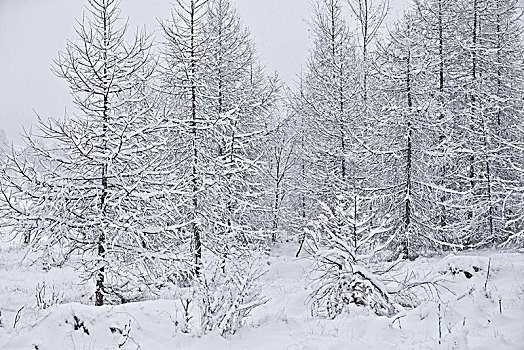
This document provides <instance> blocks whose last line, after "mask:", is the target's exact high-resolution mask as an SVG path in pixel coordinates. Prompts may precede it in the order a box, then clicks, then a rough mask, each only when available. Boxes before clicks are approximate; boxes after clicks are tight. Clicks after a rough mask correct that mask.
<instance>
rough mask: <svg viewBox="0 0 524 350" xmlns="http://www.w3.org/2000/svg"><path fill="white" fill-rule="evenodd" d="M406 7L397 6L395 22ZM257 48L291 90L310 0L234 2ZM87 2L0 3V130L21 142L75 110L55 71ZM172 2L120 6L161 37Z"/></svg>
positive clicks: (396, 0) (140, 0) (301, 57)
mask: <svg viewBox="0 0 524 350" xmlns="http://www.w3.org/2000/svg"><path fill="white" fill-rule="evenodd" d="M405 1H406V0H391V2H392V7H393V10H394V11H393V14H392V16H393V17H394V16H395V15H396V13H397V12H399V8H401V7H403V5H401V4H404V3H405ZM233 2H234V3H235V4H236V6H237V7H238V9H239V12H240V15H241V17H242V21H243V23H244V24H246V25H247V26H248V27H249V29H250V31H251V33H252V36H253V38H254V40H255V43H256V46H257V49H258V52H259V56H260V58H261V60H262V63H263V64H264V65H265V66H266V68H267V69H268V71H274V70H276V71H277V72H278V73H279V75H280V76H281V77H282V79H283V80H284V81H285V82H287V83H291V82H292V81H293V79H294V77H295V76H296V74H297V73H298V72H300V69H301V66H302V65H303V64H304V63H305V60H306V57H307V51H308V47H309V39H308V32H307V25H306V23H305V20H306V19H308V18H310V5H309V0H233ZM85 3H86V1H83V0H0V129H4V130H5V131H6V133H7V136H8V138H10V139H11V140H14V141H15V142H18V141H19V140H20V138H19V134H20V133H22V131H23V127H25V128H26V129H28V128H30V127H31V124H33V123H34V122H35V121H36V115H35V111H36V112H37V113H38V114H39V115H40V116H41V117H43V118H47V117H61V116H63V114H64V110H65V108H67V109H68V110H72V107H71V98H70V96H69V92H68V89H67V86H66V84H65V82H64V81H62V79H59V78H57V77H55V76H54V75H53V74H52V73H51V71H50V66H51V63H52V60H53V59H54V58H56V57H57V52H58V51H60V50H63V49H64V48H65V43H66V40H67V39H73V40H74V39H76V37H75V33H74V29H73V28H74V25H75V19H76V18H78V19H80V18H81V17H82V13H83V11H84V4H85ZM171 3H172V0H122V6H121V10H122V16H123V17H124V18H126V17H129V21H130V22H129V23H130V29H134V28H136V27H138V26H143V25H146V29H147V31H148V32H151V31H153V30H157V29H158V25H157V23H158V22H157V18H161V19H165V18H168V17H169V13H170V12H169V11H170V8H171Z"/></svg>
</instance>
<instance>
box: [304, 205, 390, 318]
mask: <svg viewBox="0 0 524 350" xmlns="http://www.w3.org/2000/svg"><path fill="white" fill-rule="evenodd" d="M321 208H322V213H321V214H320V215H319V217H318V219H317V220H315V221H313V222H312V223H311V224H310V225H309V227H308V228H307V229H306V237H307V239H308V242H307V243H308V250H309V251H310V252H311V253H312V255H313V256H314V258H315V260H316V262H315V265H314V268H313V269H314V273H313V275H314V278H313V283H312V286H313V292H312V294H311V296H310V305H311V308H312V311H313V313H314V314H317V315H321V316H327V317H330V318H335V317H336V316H337V315H339V314H341V313H343V312H344V311H345V310H346V309H347V307H348V306H349V305H350V304H355V305H358V306H365V307H367V308H368V309H369V310H371V311H372V312H374V313H376V314H377V315H383V316H392V315H394V314H395V313H396V312H397V308H396V306H395V302H394V301H393V300H392V297H391V296H390V295H389V293H388V291H387V288H386V287H385V285H384V284H383V283H382V281H381V279H380V276H379V275H378V274H377V273H373V272H371V271H369V270H368V269H367V268H366V267H365V266H366V265H367V264H369V263H370V262H371V260H372V259H374V258H375V257H376V256H377V255H378V254H380V252H381V250H382V249H384V247H386V246H387V245H388V244H389V241H388V240H386V242H384V241H383V239H380V237H381V236H383V234H384V233H385V232H387V231H388V230H387V229H385V228H384V227H383V226H381V227H375V228H372V227H371V225H370V223H369V222H370V220H369V218H359V217H356V218H355V215H354V213H356V212H358V211H357V210H354V208H353V207H352V205H351V203H348V202H346V201H344V197H343V196H337V202H336V203H335V205H334V207H330V206H328V205H326V204H321Z"/></svg>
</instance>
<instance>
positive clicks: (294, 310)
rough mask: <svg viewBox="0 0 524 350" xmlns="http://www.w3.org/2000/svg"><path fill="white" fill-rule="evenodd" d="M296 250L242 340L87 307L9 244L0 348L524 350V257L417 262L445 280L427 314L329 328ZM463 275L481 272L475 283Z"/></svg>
mask: <svg viewBox="0 0 524 350" xmlns="http://www.w3.org/2000/svg"><path fill="white" fill-rule="evenodd" d="M295 249H296V246H295V245H288V246H285V247H283V248H277V249H275V250H274V251H273V253H272V254H271V256H269V257H268V258H267V263H268V273H267V274H265V275H264V277H263V278H264V283H265V293H266V296H267V297H269V298H270V300H269V301H268V302H267V303H266V304H265V305H263V306H261V307H259V308H258V309H256V310H255V311H254V312H253V314H252V316H251V317H250V318H249V319H248V321H247V323H246V325H245V326H244V327H243V328H242V329H241V330H240V331H239V332H238V333H237V334H235V335H232V336H227V337H222V336H221V335H220V334H219V333H218V332H214V333H210V334H205V335H203V334H184V333H181V332H180V331H178V330H177V327H176V325H175V320H176V319H177V314H178V313H179V312H180V311H177V310H179V309H180V308H179V303H178V302H177V301H176V300H155V301H147V302H140V303H131V304H125V305H118V306H104V307H94V306H90V305H85V304H90V303H92V302H91V301H90V297H91V294H92V288H91V286H90V283H89V284H87V285H84V284H82V281H80V280H79V279H78V278H77V277H75V273H74V271H73V270H72V269H71V268H67V267H65V268H60V269H58V268H57V269H52V270H50V271H44V270H42V268H41V267H40V265H39V264H38V263H33V264H32V263H31V259H29V258H28V259H26V260H24V262H23V263H20V258H21V256H22V255H23V252H21V251H20V250H19V249H18V248H16V247H10V246H5V245H4V246H2V247H1V248H0V253H1V254H0V311H1V313H2V314H1V316H0V320H1V327H0V349H4V350H23V349H27V350H30V349H31V350H35V349H38V350H58V349H87V350H89V349H96V350H100V349H127V350H131V349H133V350H138V349H141V350H149V349H151V350H161V349H184V350H186V349H187V350H197V349H202V350H208V349H218V350H220V349H224V350H225V349H242V350H244V349H249V350H251V349H253V350H256V349H260V350H262V349H264V350H267V349H288V350H320V349H326V350H335V349H352V350H358V349H479V350H480V349H486V350H488V349H489V350H492V349H497V350H503V349H524V254H520V253H499V252H493V251H480V252H473V253H471V252H470V253H463V254H462V253H461V254H456V255H453V254H451V255H448V256H441V257H433V258H420V259H417V260H416V261H414V262H409V263H407V264H408V266H407V268H408V270H411V271H413V272H414V273H417V274H420V275H427V276H436V275H439V276H441V277H443V278H444V279H445V282H443V283H442V286H441V287H440V288H439V292H433V293H429V294H427V295H424V298H425V299H426V300H425V301H423V302H422V303H421V304H420V306H418V307H417V308H415V309H406V310H405V312H403V313H401V314H399V315H398V317H396V318H395V317H394V318H386V317H378V316H376V315H374V314H372V313H370V312H368V310H366V309H363V308H359V307H356V306H355V307H352V308H350V312H349V313H348V314H344V315H341V316H339V317H337V318H336V319H334V320H330V319H322V318H319V317H315V316H312V315H311V312H310V309H309V306H308V305H307V299H308V295H309V293H310V290H309V288H310V283H309V278H308V276H309V275H310V267H311V265H312V261H311V260H310V259H307V258H299V259H296V258H294V252H295ZM490 259H491V266H490V276H489V279H488V283H487V286H486V289H484V285H485V283H486V275H487V266H488V263H489V261H490ZM473 267H475V269H474V268H473ZM451 270H453V271H455V274H453V273H451ZM475 270H477V271H475ZM457 271H473V272H474V273H472V274H473V276H472V277H471V278H469V279H468V278H467V277H466V275H465V274H464V273H463V272H457ZM43 282H45V283H46V295H45V297H44V298H43V299H44V300H47V301H49V303H50V304H54V305H52V306H50V307H47V308H45V309H43V308H42V306H41V303H40V305H39V304H38V303H37V298H36V297H35V295H36V290H37V286H40V287H41V285H42V283H43ZM53 291H54V293H55V296H53V295H52V293H53ZM53 300H54V301H53ZM56 301H58V304H55V302H56ZM78 302H81V303H84V305H83V304H80V303H78ZM439 305H440V318H441V322H440V324H441V334H442V336H441V338H440V339H439ZM22 307H23V309H21V308H22ZM20 309H21V311H20V312H19V313H18V317H19V320H18V321H17V323H16V327H13V325H14V320H15V317H16V315H17V312H18V310H20ZM501 310H502V313H501V312H500V311H501Z"/></svg>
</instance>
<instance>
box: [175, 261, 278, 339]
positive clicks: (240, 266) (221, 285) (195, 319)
mask: <svg viewBox="0 0 524 350" xmlns="http://www.w3.org/2000/svg"><path fill="white" fill-rule="evenodd" d="M261 261H262V260H261V257H259V256H256V253H251V254H249V255H246V254H243V255H240V254H236V255H229V256H228V257H227V258H226V260H225V261H224V259H223V257H220V256H215V257H212V256H207V255H206V259H204V264H203V265H202V270H201V275H200V276H199V277H193V278H192V279H191V280H190V281H189V284H187V285H185V286H183V287H181V288H179V289H178V292H177V295H176V296H175V299H176V300H177V303H176V305H177V307H176V317H175V321H174V323H175V330H176V331H178V332H182V333H196V334H205V333H209V332H213V331H218V332H219V333H220V334H221V335H222V336H225V335H227V334H234V333H236V332H237V330H238V329H239V328H241V327H242V326H243V325H244V324H245V322H246V319H247V318H248V317H249V316H250V314H251V312H252V311H253V310H254V309H255V308H257V307H258V306H261V305H263V304H265V303H266V302H267V301H268V299H267V298H266V297H265V296H264V295H263V294H262V285H261V283H260V277H261V276H262V275H264V273H265V272H266V271H265V269H264V268H263V266H262V264H261Z"/></svg>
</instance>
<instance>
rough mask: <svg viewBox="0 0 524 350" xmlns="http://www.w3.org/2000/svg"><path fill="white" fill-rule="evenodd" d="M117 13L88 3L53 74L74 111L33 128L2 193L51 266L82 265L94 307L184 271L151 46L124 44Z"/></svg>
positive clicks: (143, 39)
mask: <svg viewBox="0 0 524 350" xmlns="http://www.w3.org/2000/svg"><path fill="white" fill-rule="evenodd" d="M117 5H118V3H117V1H116V0H89V7H88V9H89V16H88V17H85V18H83V20H82V21H80V22H79V24H78V27H77V28H76V32H77V35H78V40H77V41H70V42H68V43H67V48H66V50H65V51H64V52H61V53H60V54H59V57H58V59H57V60H56V62H55V66H54V71H55V73H56V74H57V75H58V76H59V77H61V78H63V79H64V80H65V81H66V82H67V83H68V84H69V87H70V90H71V94H72V96H73V99H74V103H75V104H76V107H77V110H78V112H77V113H76V114H75V115H74V117H69V116H66V117H65V118H64V119H63V120H50V121H49V122H47V121H43V120H41V121H40V122H39V124H38V132H37V133H36V134H34V135H28V136H27V138H26V142H27V147H28V149H29V154H30V157H31V158H30V159H29V160H30V162H25V161H24V160H23V159H22V158H18V157H12V159H11V162H10V164H9V169H8V171H7V172H5V175H6V176H7V177H8V179H9V186H8V187H7V188H6V187H4V188H3V194H4V199H5V200H6V202H7V203H8V204H9V209H10V213H11V217H12V218H13V219H15V221H16V223H17V225H16V227H15V229H16V230H17V231H18V232H20V233H23V232H24V231H25V230H29V231H31V232H32V237H33V238H32V240H33V244H35V246H36V247H38V249H39V250H43V251H44V252H45V253H48V255H50V256H51V257H52V256H53V254H54V253H55V252H57V251H58V252H60V253H61V254H62V255H63V256H62V257H64V258H67V257H73V258H74V259H73V260H78V259H77V258H76V256H74V255H79V256H80V258H81V259H80V265H82V266H83V267H85V269H86V272H87V273H88V277H90V278H91V277H92V278H94V280H95V284H96V289H95V304H96V305H103V304H104V302H105V300H106V299H105V298H106V296H107V295H111V297H112V298H113V297H120V299H121V301H126V300H130V299H131V300H132V299H133V298H137V297H140V293H146V292H148V289H147V288H149V287H151V286H153V285H155V284H162V283H163V282H165V281H167V280H169V279H172V278H175V277H174V275H176V274H177V273H178V272H181V271H183V270H184V269H187V268H186V267H183V264H184V262H185V258H184V256H183V252H184V249H179V248H180V247H181V246H183V245H184V244H187V243H186V241H185V237H184V236H183V235H181V234H180V230H179V229H178V228H177V227H175V223H176V222H175V221H174V220H172V218H173V209H172V206H171V204H173V203H176V202H177V201H178V200H179V199H178V197H177V191H178V189H177V187H178V179H176V178H172V176H171V174H170V173H168V172H166V170H168V168H167V167H166V164H167V161H168V158H167V155H168V154H169V153H168V152H167V149H166V148H167V147H168V144H167V143H166V140H165V139H164V138H163V137H161V134H160V133H159V132H158V130H161V129H162V128H164V127H165V125H164V124H163V123H164V118H163V115H162V113H161V109H158V108H157V107H156V106H155V103H156V99H155V96H156V95H155V94H154V92H153V90H152V89H151V88H150V87H149V86H148V80H149V78H150V76H151V75H152V73H153V70H154V64H152V61H151V57H150V47H151V45H150V43H149V40H148V37H147V36H146V35H145V34H141V33H137V34H136V36H135V38H134V40H133V41H132V42H131V43H130V44H127V43H126V41H125V38H126V35H127V34H126V33H127V26H126V25H125V24H120V19H119V17H118V16H119V10H118V6H117ZM13 174H14V175H13ZM179 253H180V254H179ZM182 274H183V272H182Z"/></svg>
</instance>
